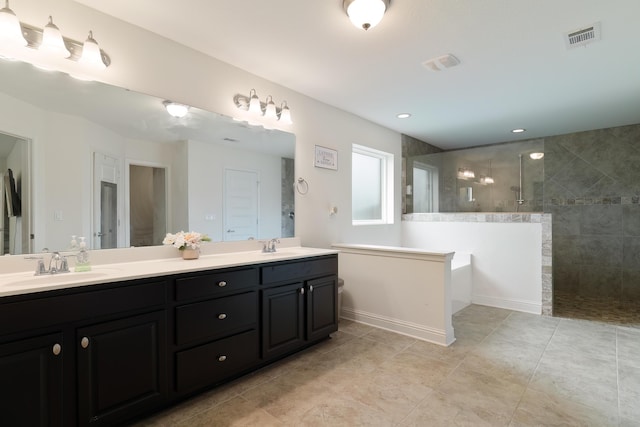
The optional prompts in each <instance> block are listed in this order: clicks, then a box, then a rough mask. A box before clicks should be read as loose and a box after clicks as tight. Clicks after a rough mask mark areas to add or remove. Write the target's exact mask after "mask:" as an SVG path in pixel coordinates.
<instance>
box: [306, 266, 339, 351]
mask: <svg viewBox="0 0 640 427" xmlns="http://www.w3.org/2000/svg"><path fill="white" fill-rule="evenodd" d="M307 290H308V292H307V340H309V341H315V340H317V339H320V338H326V337H327V336H328V335H329V334H330V333H332V332H335V331H337V330H338V307H337V305H338V278H337V277H336V276H329V277H322V278H320V279H315V280H309V281H308V282H307Z"/></svg>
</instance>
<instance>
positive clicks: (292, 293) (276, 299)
mask: <svg viewBox="0 0 640 427" xmlns="http://www.w3.org/2000/svg"><path fill="white" fill-rule="evenodd" d="M305 292H306V291H305V288H304V285H303V284H302V283H301V282H300V283H294V284H291V285H286V286H278V287H275V288H269V289H265V290H263V291H262V357H263V358H264V359H269V358H271V357H274V356H278V355H281V354H284V353H287V352H289V351H292V350H295V349H297V348H299V347H302V346H303V345H304V343H305V337H304V298H305V295H304V294H305Z"/></svg>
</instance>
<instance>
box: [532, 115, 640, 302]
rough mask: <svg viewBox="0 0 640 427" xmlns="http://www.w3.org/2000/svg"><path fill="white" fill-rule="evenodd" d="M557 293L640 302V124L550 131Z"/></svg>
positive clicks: (549, 192)
mask: <svg viewBox="0 0 640 427" xmlns="http://www.w3.org/2000/svg"><path fill="white" fill-rule="evenodd" d="M544 175H545V177H544V211H545V212H548V213H551V214H553V277H554V292H555V293H556V294H557V293H565V294H577V295H582V296H587V297H611V298H614V299H616V300H621V301H624V302H638V301H640V204H639V201H640V197H639V196H640V125H633V126H624V127H618V128H610V129H600V130H595V131H588V132H579V133H573V134H567V135H559V136H553V137H547V138H545V171H544Z"/></svg>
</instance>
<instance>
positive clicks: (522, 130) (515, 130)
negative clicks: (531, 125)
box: [511, 128, 526, 133]
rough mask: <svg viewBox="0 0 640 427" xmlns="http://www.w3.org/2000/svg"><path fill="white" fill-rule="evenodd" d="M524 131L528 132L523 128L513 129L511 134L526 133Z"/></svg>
mask: <svg viewBox="0 0 640 427" xmlns="http://www.w3.org/2000/svg"><path fill="white" fill-rule="evenodd" d="M524 131H526V129H522V128H520V129H513V130H512V131H511V132H512V133H522V132H524Z"/></svg>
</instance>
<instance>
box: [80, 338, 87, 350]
mask: <svg viewBox="0 0 640 427" xmlns="http://www.w3.org/2000/svg"><path fill="white" fill-rule="evenodd" d="M80 346H81V347H82V348H87V347H89V338H87V337H82V339H81V340H80Z"/></svg>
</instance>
